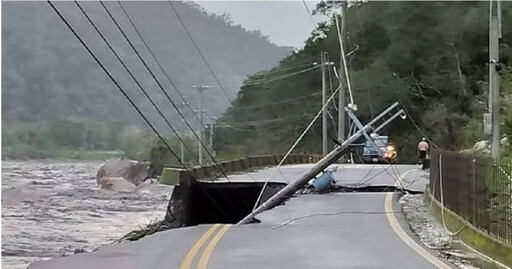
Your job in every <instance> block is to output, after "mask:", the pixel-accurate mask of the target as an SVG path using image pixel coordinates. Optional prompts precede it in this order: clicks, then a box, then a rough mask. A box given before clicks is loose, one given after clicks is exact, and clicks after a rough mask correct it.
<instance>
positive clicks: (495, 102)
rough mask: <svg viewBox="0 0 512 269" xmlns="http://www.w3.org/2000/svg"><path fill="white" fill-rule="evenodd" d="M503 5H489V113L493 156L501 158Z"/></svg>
mask: <svg viewBox="0 0 512 269" xmlns="http://www.w3.org/2000/svg"><path fill="white" fill-rule="evenodd" d="M500 8H501V5H500V2H499V0H498V1H496V0H495V1H492V0H491V1H490V3H489V112H490V113H491V124H492V126H491V133H492V138H491V156H492V158H493V159H498V158H500V138H501V137H500V77H499V74H498V69H499V68H500V59H499V58H500V53H499V40H500V38H501V22H500V20H499V19H500V17H501V10H500Z"/></svg>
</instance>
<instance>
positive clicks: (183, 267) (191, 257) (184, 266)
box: [180, 224, 220, 269]
mask: <svg viewBox="0 0 512 269" xmlns="http://www.w3.org/2000/svg"><path fill="white" fill-rule="evenodd" d="M218 227H220V224H215V225H213V226H212V227H210V229H208V230H206V232H205V233H204V234H203V236H201V238H199V240H197V241H196V243H195V244H194V245H193V246H192V248H190V250H189V251H188V253H187V255H186V256H185V259H184V260H183V262H182V263H181V265H180V269H189V268H190V265H191V264H192V261H193V260H194V257H195V256H196V253H197V251H198V250H199V249H200V248H201V246H202V245H203V244H204V242H206V240H208V238H210V236H211V235H212V234H213V233H214V232H215V230H217V228H218Z"/></svg>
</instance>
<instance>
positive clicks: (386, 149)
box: [362, 134, 397, 163]
mask: <svg viewBox="0 0 512 269" xmlns="http://www.w3.org/2000/svg"><path fill="white" fill-rule="evenodd" d="M370 137H371V138H372V139H373V141H368V140H367V141H366V142H365V144H364V147H363V158H362V159H363V162H365V163H394V162H395V161H396V157H397V152H396V147H395V145H394V144H392V143H389V138H388V136H380V135H378V134H372V135H371V136H370Z"/></svg>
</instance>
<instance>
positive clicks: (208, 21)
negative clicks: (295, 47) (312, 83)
mask: <svg viewBox="0 0 512 269" xmlns="http://www.w3.org/2000/svg"><path fill="white" fill-rule="evenodd" d="M122 4H123V6H124V7H125V9H126V10H127V12H128V14H129V15H130V17H131V18H132V19H133V21H134V22H135V24H136V26H137V27H138V28H139V29H140V31H141V34H142V35H143V37H144V38H145V40H146V41H147V43H148V44H149V46H150V47H151V48H152V50H153V51H154V53H155V54H156V55H157V57H158V58H159V60H160V61H161V63H162V65H163V66H164V68H165V69H166V71H167V72H168V73H169V75H170V77H171V78H172V79H173V80H174V82H175V83H176V85H177V86H178V88H179V89H180V90H181V91H182V92H183V94H184V95H185V96H186V97H187V99H188V100H189V102H190V103H191V104H192V105H193V106H194V107H195V106H196V103H197V98H196V97H197V91H196V90H194V89H192V85H193V84H209V85H212V86H216V83H215V80H214V79H213V77H212V75H211V74H210V72H209V71H208V69H207V67H206V65H205V64H204V63H203V62H202V60H201V58H200V56H199V55H198V53H197V52H196V50H195V48H194V47H193V44H192V43H191V41H190V39H189V38H188V36H187V34H186V32H185V30H184V28H183V27H182V26H181V24H180V22H179V20H178V19H177V16H176V14H175V13H174V12H173V10H172V9H171V7H170V5H169V3H167V2H131V1H130V2H123V3H122ZM173 4H174V6H175V7H176V9H177V11H178V13H179V14H180V15H181V17H182V18H183V21H184V23H185V24H186V25H187V27H188V30H189V31H190V33H191V34H192V35H193V37H194V38H195V40H196V42H197V44H198V46H199V47H200V49H201V50H202V52H203V53H204V56H205V57H206V59H207V60H208V61H209V63H210V65H211V67H212V69H213V71H214V72H215V73H216V75H217V77H218V78H219V80H220V81H221V82H222V84H223V86H224V87H225V88H226V90H227V92H228V95H229V96H230V97H232V98H233V97H234V96H235V95H236V92H237V91H238V90H239V86H240V83H241V81H242V80H243V79H244V77H245V76H246V75H247V74H251V73H254V72H256V71H258V70H261V69H265V68H269V67H271V66H273V65H275V64H276V63H278V61H279V60H280V59H282V58H283V57H284V56H286V55H287V54H289V53H290V49H289V48H282V47H278V46H276V45H274V44H272V43H271V42H270V41H269V40H268V39H267V38H266V37H265V36H262V34H261V33H260V32H257V31H247V30H245V29H243V28H242V27H241V26H237V25H233V24H232V22H231V21H230V20H229V17H228V16H227V15H225V16H216V15H210V14H207V13H206V12H205V11H204V10H202V9H201V8H200V7H199V6H198V5H195V4H194V3H192V2H186V3H184V2H173ZM55 5H56V6H57V7H58V8H59V9H60V10H61V12H62V13H63V15H64V16H65V17H66V18H67V19H68V20H69V22H70V23H71V24H72V25H73V27H75V28H76V29H77V32H78V33H79V34H80V35H81V36H82V37H83V38H84V40H85V42H86V43H87V44H88V45H90V46H91V47H92V49H93V50H94V52H95V53H97V55H98V56H99V58H100V59H102V60H103V61H104V62H105V63H106V66H107V68H108V69H109V70H111V71H112V72H113V74H114V76H115V77H116V78H117V79H119V80H120V81H121V85H122V86H123V87H125V88H126V89H127V90H128V92H129V94H130V95H132V96H133V97H134V99H135V100H136V102H137V103H138V104H139V106H140V107H142V110H143V111H144V112H146V113H147V114H148V115H150V118H151V119H152V120H154V121H155V122H156V124H157V125H159V126H163V122H162V121H161V120H157V119H158V118H157V117H156V113H155V112H154V110H153V109H151V108H150V104H149V103H148V102H147V101H146V100H145V99H144V97H143V96H142V94H141V93H140V92H139V91H138V89H137V88H135V84H134V83H133V81H132V80H131V79H130V78H129V76H128V75H127V74H126V72H124V71H123V70H122V67H121V66H120V65H119V63H118V62H117V61H116V60H115V58H114V56H113V55H112V53H111V52H109V51H108V49H107V47H106V46H105V44H104V43H102V41H101V39H100V38H99V36H98V35H97V34H96V33H95V32H94V30H93V28H92V27H91V25H90V24H89V23H88V22H87V21H86V19H85V18H84V16H83V15H82V14H81V13H80V12H79V9H78V8H77V6H76V5H75V3H73V2H56V3H55ZM81 5H82V6H83V7H84V9H85V10H86V11H87V12H88V13H89V15H90V16H91V18H92V19H93V20H94V21H95V23H96V24H97V25H98V27H99V28H100V29H101V30H102V31H104V33H105V35H106V36H107V38H108V39H109V40H110V41H111V42H112V44H113V45H114V47H115V49H116V50H118V52H119V54H120V55H121V57H123V59H125V61H126V62H127V64H128V65H129V67H130V68H133V70H134V73H135V75H136V76H137V78H138V79H139V80H140V81H141V83H142V85H144V86H146V87H147V88H148V91H149V92H150V94H151V95H152V96H154V98H155V99H156V100H158V104H159V105H161V106H162V107H163V108H166V109H164V111H165V112H166V113H167V114H168V115H169V116H171V117H173V120H174V122H177V119H176V116H175V113H173V112H172V109H171V106H170V104H169V103H168V102H167V101H166V100H165V98H164V96H163V94H162V93H160V92H159V90H158V89H157V85H156V84H155V83H154V82H153V81H152V80H151V77H150V76H149V74H148V73H147V72H146V70H145V69H144V68H143V65H142V64H141V63H140V62H139V61H138V59H137V58H136V55H135V54H134V53H133V51H132V50H131V49H130V47H129V45H128V44H127V43H126V42H125V41H124V39H123V38H122V36H121V34H120V33H119V32H118V31H117V29H116V28H115V26H114V24H113V22H112V21H111V20H110V19H109V17H108V15H107V13H106V12H105V10H103V9H102V7H101V5H100V4H99V3H98V2H82V3H81ZM106 5H107V7H108V8H109V10H110V11H111V12H112V13H113V15H114V16H115V17H116V19H118V20H119V22H120V24H121V27H123V29H124V30H125V31H126V32H127V34H128V36H129V37H130V39H131V40H132V41H133V42H134V44H135V46H136V47H137V48H138V49H139V50H140V51H141V53H142V56H143V57H144V58H145V59H146V61H148V63H149V65H150V67H151V68H152V69H153V70H154V72H155V73H156V75H157V76H158V77H159V78H160V80H161V81H162V84H163V85H164V87H165V88H166V90H167V91H168V92H169V93H170V94H171V96H172V97H173V98H175V100H176V102H177V103H178V104H181V101H180V99H179V98H177V95H176V94H175V93H174V90H173V89H172V88H171V85H170V83H169V82H168V81H167V80H166V79H165V77H164V76H163V74H162V73H161V72H160V71H159V69H158V67H157V66H156V64H155V63H154V61H152V60H151V58H150V55H149V54H148V52H147V51H146V50H145V49H144V47H143V44H142V42H141V41H140V39H139V38H138V37H137V35H136V33H135V31H134V30H133V28H132V27H131V26H130V24H129V21H128V20H127V18H126V16H125V15H124V14H123V13H122V10H121V9H120V6H119V4H118V3H117V2H106ZM2 56H3V57H2V70H3V74H2V84H3V87H2V99H3V102H2V113H3V118H2V121H3V122H17V121H23V122H41V121H43V120H48V119H54V118H56V117H60V116H80V117H86V118H91V119H95V120H101V121H117V122H122V123H140V122H142V121H141V120H140V118H139V116H138V115H137V114H136V113H135V111H134V110H133V109H132V108H131V107H130V106H129V104H128V103H127V101H126V100H124V99H123V97H122V96H121V95H120V94H119V93H118V92H117V91H116V89H115V87H114V85H113V84H112V83H111V82H110V81H109V80H108V78H107V77H106V75H105V74H104V73H103V72H102V71H101V69H100V68H99V67H98V66H97V64H96V63H95V62H94V61H93V59H92V58H91V57H90V56H89V55H88V54H87V52H86V51H85V50H84V48H83V47H81V45H80V44H79V42H78V41H77V40H76V38H75V37H74V36H73V35H72V33H71V32H70V31H69V29H67V27H66V26H65V25H64V24H63V23H62V21H60V19H59V17H58V16H57V15H56V14H55V12H54V11H53V10H52V9H51V8H50V6H49V5H48V4H47V3H46V2H37V1H36V2H21V1H20V2H2ZM205 98H206V99H207V100H208V102H206V104H205V108H206V109H207V110H208V111H209V112H210V113H213V114H219V113H221V112H223V111H224V110H225V109H226V108H227V107H228V105H229V101H228V100H227V98H226V97H225V96H224V95H223V93H222V92H221V90H220V88H218V87H213V88H211V89H210V90H209V91H207V92H205ZM188 116H190V115H188Z"/></svg>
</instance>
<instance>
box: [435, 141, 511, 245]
mask: <svg viewBox="0 0 512 269" xmlns="http://www.w3.org/2000/svg"><path fill="white" fill-rule="evenodd" d="M440 161H441V162H442V163H441V165H440ZM430 163H431V167H430V184H429V188H430V191H431V192H432V193H433V195H434V197H435V198H436V199H437V200H438V201H440V200H441V188H440V176H441V175H442V178H443V180H442V182H443V186H442V187H443V188H442V189H443V198H444V199H443V201H444V206H446V207H447V208H449V209H450V210H451V211H453V212H455V213H456V214H457V215H459V216H461V217H462V218H464V219H466V220H467V221H469V222H470V223H472V224H473V225H474V226H476V227H478V228H479V229H481V230H482V231H484V232H486V233H488V234H489V235H491V236H493V237H495V238H497V239H499V240H501V241H503V242H505V243H507V244H512V177H511V176H512V164H511V163H508V162H505V161H495V162H493V161H491V160H490V159H488V158H483V157H476V156H471V155H466V154H461V153H457V152H449V151H439V150H433V151H432V154H431V160H430ZM440 168H441V169H440Z"/></svg>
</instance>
